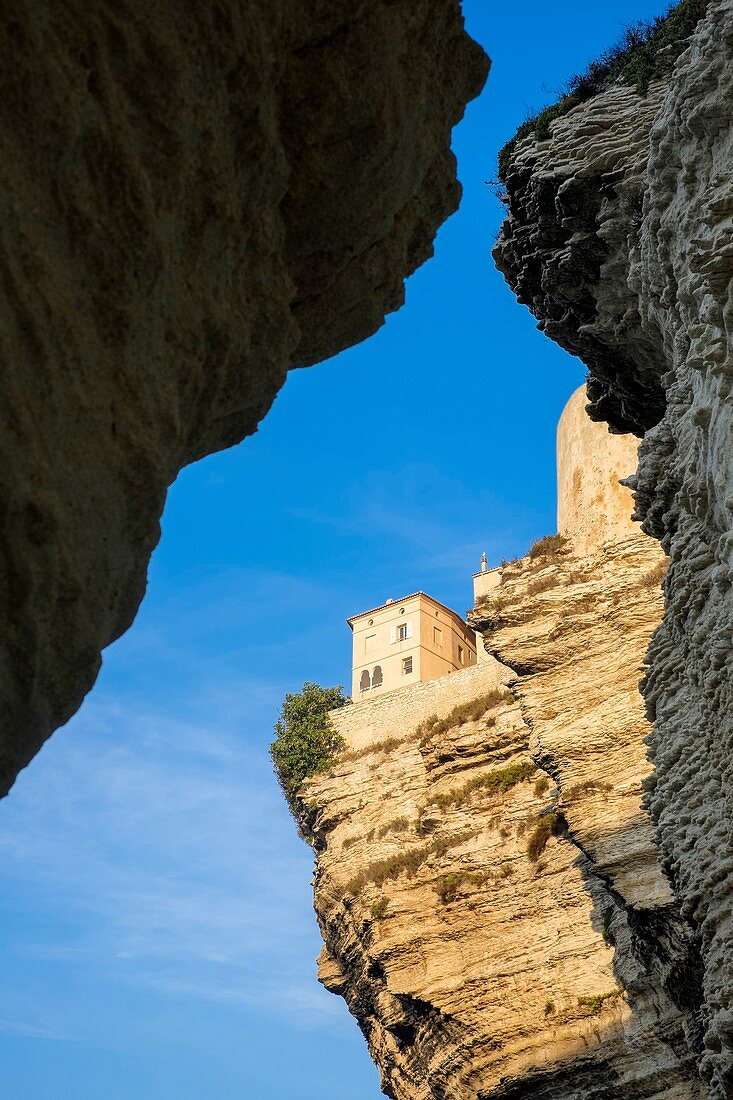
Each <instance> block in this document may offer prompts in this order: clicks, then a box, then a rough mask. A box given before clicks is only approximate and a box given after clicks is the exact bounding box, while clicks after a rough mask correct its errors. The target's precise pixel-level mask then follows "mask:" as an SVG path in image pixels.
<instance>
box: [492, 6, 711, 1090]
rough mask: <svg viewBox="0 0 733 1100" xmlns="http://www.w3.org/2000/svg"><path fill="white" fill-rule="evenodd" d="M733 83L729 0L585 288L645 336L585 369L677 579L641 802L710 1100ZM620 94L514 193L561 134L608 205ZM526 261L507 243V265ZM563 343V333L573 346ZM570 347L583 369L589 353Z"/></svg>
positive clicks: (632, 128) (674, 80) (588, 108)
mask: <svg viewBox="0 0 733 1100" xmlns="http://www.w3.org/2000/svg"><path fill="white" fill-rule="evenodd" d="M732 78H733V3H731V0H717V2H715V3H710V4H709V5H708V11H707V15H706V17H705V18H704V19H703V20H702V21H701V22H700V24H699V25H698V28H697V31H696V33H695V35H694V36H693V37H692V39H691V42H690V45H689V47H688V49H687V50H686V52H685V53H684V54H683V55H682V56H681V57H680V59H679V60H678V63H677V66H676V68H675V71H674V73H673V75H672V77H671V80H670V83H669V87H668V88H667V89H666V90H665V92H664V95H663V96H662V98H661V99H660V100H659V102H658V105H657V106H656V108H655V110H654V112H653V113H654V118H653V120H652V124H651V126H650V127H648V129H649V137H648V140H646V141H645V142H644V151H643V156H642V157H641V158H640V159H639V160H638V162H635V165H634V166H632V167H631V168H630V171H631V177H630V178H631V184H630V185H631V186H633V187H634V188H637V189H639V191H640V193H641V197H642V202H641V204H640V207H639V215H638V218H637V222H636V224H635V225H632V226H630V227H629V232H628V235H627V238H626V242H625V246H624V244H623V242H621V243H620V244H619V247H618V249H617V253H616V254H617V256H618V262H617V263H615V265H614V267H613V269H612V270H609V269H608V268H607V267H606V266H604V263H605V261H604V257H606V256H607V245H606V241H605V239H603V238H602V237H601V236H600V235H599V239H598V241H597V244H596V253H597V256H598V264H600V273H601V274H600V276H599V278H598V280H597V282H596V288H597V289H596V290H595V291H594V293H595V294H596V295H598V296H603V297H604V298H606V299H610V298H612V297H613V296H615V297H616V299H617V300H619V301H623V302H624V303H627V304H626V305H625V306H624V316H627V315H629V314H630V315H631V316H633V318H634V328H635V329H637V328H638V326H639V325H640V332H641V339H640V340H639V342H638V346H637V345H636V344H635V343H632V344H631V346H630V349H629V355H628V357H627V358H626V359H623V360H618V359H616V358H615V357H614V355H613V354H612V352H613V347H614V341H615V339H616V331H617V322H614V321H613V319H612V318H611V319H610V321H609V320H607V319H602V318H599V319H598V320H597V322H596V328H600V329H601V332H600V338H601V339H602V340H603V341H605V342H606V344H607V346H608V348H609V349H610V354H609V356H608V361H607V363H606V364H605V366H604V365H603V364H601V366H600V368H598V369H596V364H595V363H592V362H591V361H590V359H587V360H586V361H587V362H589V365H590V366H591V371H592V373H593V374H595V375H597V376H600V375H601V374H603V377H604V380H603V385H604V386H605V387H606V391H605V392H606V394H607V396H606V397H604V398H602V400H601V401H600V402H596V408H595V414H596V415H599V416H604V417H606V418H607V419H609V420H610V422H611V423H614V424H616V425H618V423H619V418H618V409H619V408H620V407H621V408H623V409H624V410H625V412H624V414H623V415H624V417H627V418H629V419H630V421H631V426H632V427H634V428H635V430H636V431H638V432H641V431H643V430H644V429H648V430H647V431H646V435H645V437H644V439H643V441H642V444H641V448H640V452H639V471H638V475H637V477H636V478H635V479H634V487H635V495H636V506H637V512H638V514H639V516H640V518H642V519H643V521H644V527H645V529H646V530H647V531H648V532H649V533H651V534H653V535H655V536H656V537H658V538H659V539H661V541H662V544H663V545H664V547H665V548H666V550H667V551H668V552H669V555H670V567H669V573H668V577H667V581H666V594H667V604H666V609H665V613H664V620H663V623H662V625H661V627H660V629H659V630H658V631H657V633H656V635H655V637H654V639H653V641H652V644H651V647H650V650H649V655H648V665H649V667H648V673H647V677H646V682H645V685H644V693H645V695H646V698H647V701H648V704H649V708H650V712H651V714H652V715H653V716H654V726H653V730H652V733H651V735H650V739H649V748H650V755H651V758H652V761H653V763H654V776H653V779H652V780H651V781H650V782H649V784H648V796H647V797H648V804H649V808H650V810H651V814H652V817H653V819H654V821H655V823H656V825H657V829H658V836H659V843H660V849H661V854H662V859H663V863H664V866H665V868H666V870H667V872H668V874H669V876H670V878H671V881H672V883H673V885H674V889H675V892H676V894H677V896H678V898H679V900H680V902H681V911H682V914H683V916H684V917H685V918H686V920H687V922H688V924H689V926H690V928H691V929H692V931H693V934H694V936H695V937H696V938H698V940H699V945H700V946H699V950H700V954H701V959H702V989H703V1005H702V1020H703V1027H704V1039H703V1047H702V1052H701V1060H700V1071H701V1073H702V1075H703V1078H704V1080H705V1081H707V1082H708V1083H709V1085H710V1095H711V1096H714V1097H716V1098H723V1097H729V1096H730V1095H731V1094H732V1093H733V936H732V933H733V926H732V917H731V898H733V867H732V866H731V861H730V857H729V850H730V840H731V821H732V820H733V815H732V813H731V810H732V809H733V806H732V803H731V793H730V792H731V790H733V703H732V702H731V695H730V682H731V674H732V673H733V651H732V647H731V623H732V622H733V590H732V589H731V534H730V532H731V521H732V518H733V464H732V463H731V446H730V439H731V432H732V430H733V423H732V414H731V404H732V403H731V392H732V391H731V385H732V381H733V297H732V291H731V287H732V286H733V245H732V244H731V241H732V239H733V237H732V233H731V230H732V228H733V199H732V198H731V182H730V181H731V170H732V168H733V131H732V128H731V120H732V113H733V112H732V110H731V99H730V87H731V79H732ZM613 94H615V95H617V94H618V93H607V95H604V96H601V97H599V98H598V99H596V100H592V101H590V102H589V103H588V104H586V105H585V106H584V108H583V113H582V117H581V116H579V121H580V123H581V125H579V126H577V127H576V126H575V119H574V115H575V112H572V113H571V114H570V115H568V116H567V117H566V118H565V119H563V120H562V123H561V124H560V123H558V124H555V126H554V127H553V136H552V140H551V141H550V142H547V143H543V144H542V145H538V146H536V147H535V149H534V152H529V151H528V150H527V149H526V148H525V147H524V146H522V147H521V148H520V152H519V155H518V158H517V164H516V170H517V172H519V173H520V174H521V173H522V172H525V173H526V172H529V173H532V174H533V175H536V176H537V183H536V185H531V184H528V183H527V182H526V181H525V183H524V184H523V185H522V186H523V187H524V189H525V191H527V190H528V189H529V190H531V188H532V186H536V187H540V186H541V185H542V181H543V180H547V179H548V178H554V171H555V169H554V162H555V157H556V152H557V150H556V135H561V136H562V144H563V148H564V150H565V152H564V154H563V163H564V164H565V163H566V162H567V160H568V158H569V157H572V160H573V162H574V164H575V172H574V175H575V178H577V179H578V181H580V182H579V186H583V187H585V186H586V183H588V184H589V185H590V188H591V191H590V192H589V193H588V194H589V197H588V203H589V204H590V205H592V203H593V202H594V201H595V203H596V205H598V204H599V203H601V202H603V201H604V197H605V193H602V188H601V182H602V181H601V180H600V179H599V178H598V177H597V175H594V174H593V173H592V172H591V171H590V165H591V163H592V157H591V156H590V153H589V145H588V125H589V124H590V123H589V120H590V119H592V118H593V117H594V116H595V117H596V119H597V129H598V136H597V143H599V142H602V141H603V134H604V131H608V129H609V121H608V110H609V101H608V96H609V95H613ZM637 102H638V101H637ZM644 111H645V108H644V105H643V104H642V105H641V108H640V113H644ZM627 115H628V112H627ZM620 124H622V125H623V124H625V125H626V126H627V132H628V133H629V135H630V140H631V135H632V134H633V133H636V129H637V124H636V123H635V122H633V121H632V119H631V117H630V115H628V117H627V118H626V122H625V123H624V122H623V120H622V121H621V123H620ZM645 125H646V123H645ZM634 140H635V139H634ZM615 144H617V142H616V141H615V140H614V145H615ZM523 166H526V167H523ZM584 166H587V168H588V170H586V167H584ZM512 171H514V169H512ZM591 176H593V177H594V178H595V184H594V182H593V178H591ZM593 186H595V188H596V196H595V200H594V199H593V198H592V194H591V193H592V188H593ZM616 187H617V191H618V190H619V189H620V190H623V189H624V188H625V187H626V184H625V183H623V181H619V183H618V184H617V185H616ZM510 193H511V188H510ZM524 210H526V212H527V213H526V215H525V213H523V212H522V209H521V208H520V207H517V208H516V209H515V208H514V205H512V221H514V220H515V219H518V224H517V225H515V226H513V227H512V226H511V225H510V227H509V228H508V230H507V233H506V237H507V240H510V239H513V240H514V241H516V242H518V241H519V236H518V233H521V235H522V237H523V239H525V240H531V239H533V240H535V241H536V242H543V241H544V242H545V243H544V244H542V243H536V245H535V247H534V251H532V250H531V249H530V250H528V251H527V261H526V262H527V264H529V265H531V264H532V263H534V262H535V260H534V259H533V257H538V259H537V263H538V264H539V265H540V266H541V267H543V265H544V262H545V261H544V259H542V256H541V254H542V255H543V256H550V255H552V254H553V251H552V250H553V245H552V240H551V237H550V235H549V234H545V233H544V231H542V230H541V229H540V228H539V227H538V226H537V225H535V226H534V227H533V226H531V225H530V224H529V221H530V220H531V216H532V215H531V211H530V210H529V207H528V206H525V207H524ZM525 216H526V217H527V219H528V220H527V222H526V223H525V220H524V219H525ZM520 223H521V224H520ZM521 252H522V246H521V245H520V244H518V247H517V253H516V254H517V256H519V254H520V253H521ZM503 255H504V256H508V253H506V252H504V253H503ZM597 266H598V265H597ZM520 267H521V262H520V261H519V260H518V259H514V260H509V261H508V262H507V264H506V265H505V270H506V271H507V273H508V275H509V277H510V280H514V279H515V278H516V274H517V272H518V271H519V269H520ZM558 270H559V265H555V272H557V271H558ZM566 275H567V277H563V278H562V279H561V282H562V295H563V296H564V297H571V296H572V294H573V292H574V288H575V292H576V293H578V294H584V293H585V289H586V284H585V283H584V282H583V280H582V279H579V278H578V277H577V272H575V271H573V270H570V271H568V272H567V273H566ZM553 277H556V276H553ZM541 279H543V280H545V282H546V283H547V282H550V281H551V278H550V272H549V268H543V274H542V276H541ZM517 285H519V284H517ZM535 304H536V308H537V310H538V312H539V313H542V311H543V310H544V304H543V302H542V301H541V300H540V299H539V298H536V299H535ZM562 327H563V324H562V320H561V322H560V325H559V327H558V328H556V329H554V330H548V331H550V332H551V335H553V336H555V338H556V339H560V340H562V338H563V337H562ZM573 331H574V329H572V326H571V334H570V338H572V333H573ZM650 346H651V347H652V348H653V354H652V356H651V358H652V359H654V360H655V361H656V362H658V364H659V377H660V379H661V381H662V383H663V387H664V403H663V405H662V407H661V408H662V411H663V415H661V418H660V416H659V411H658V410H659V404H658V403H657V404H656V405H655V413H654V416H653V417H649V416H645V415H641V414H639V412H638V411H637V409H636V404H635V402H634V401H629V400H628V399H627V398H628V394H629V392H632V394H633V393H637V394H641V392H642V391H641V389H640V380H641V379H642V378H645V377H647V374H648V365H649V363H650V355H649V347H650ZM578 351H579V354H581V355H582V356H583V357H584V358H585V352H584V350H583V349H582V348H578ZM604 372H605V373H604ZM614 375H615V377H614ZM652 425H654V426H652Z"/></svg>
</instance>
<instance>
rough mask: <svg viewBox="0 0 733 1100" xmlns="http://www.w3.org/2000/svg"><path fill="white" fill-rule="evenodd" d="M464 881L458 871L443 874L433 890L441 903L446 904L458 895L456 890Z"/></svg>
mask: <svg viewBox="0 0 733 1100" xmlns="http://www.w3.org/2000/svg"><path fill="white" fill-rule="evenodd" d="M463 882H464V876H463V875H462V874H461V873H460V872H454V873H453V874H450V875H443V876H442V877H441V878H439V879H438V881H437V882H436V884H435V892H436V894H437V895H438V897H439V898H440V901H441V902H442V904H443V905H448V904H449V903H450V902H452V901H455V900H456V898H457V897H458V891H459V890H460V888H461V886H462V885H463Z"/></svg>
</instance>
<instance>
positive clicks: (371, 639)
mask: <svg viewBox="0 0 733 1100" xmlns="http://www.w3.org/2000/svg"><path fill="white" fill-rule="evenodd" d="M376 644H377V635H376V634H367V636H366V638H365V639H364V652H365V653H373V652H374V650H375V648H376Z"/></svg>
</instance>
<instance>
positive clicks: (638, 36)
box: [499, 0, 708, 182]
mask: <svg viewBox="0 0 733 1100" xmlns="http://www.w3.org/2000/svg"><path fill="white" fill-rule="evenodd" d="M707 6H708V0H681V2H679V3H677V4H673V5H672V7H670V8H669V9H668V10H667V12H666V13H665V14H664V15H658V16H657V17H656V18H655V19H652V20H651V21H650V22H648V23H644V22H639V23H634V24H633V25H632V26H629V27H627V28H626V30H625V32H624V34H623V37H622V38H621V39H620V41H619V42H617V43H616V45H615V46H612V47H611V48H610V49H608V50H606V51H605V53H603V54H601V56H600V57H599V58H598V59H597V60H596V61H592V62H591V63H590V65H589V66H588V68H587V69H586V70H585V72H584V73H580V74H579V75H578V76H574V77H572V78H571V79H570V80H569V81H568V83H567V85H566V87H565V93H564V95H563V96H562V97H561V99H560V100H558V102H557V103H552V104H550V106H548V107H545V108H544V110H542V111H539V112H538V113H537V114H535V115H533V116H531V117H530V118H528V119H527V120H526V121H525V122H523V123H522V125H521V126H520V127H519V129H518V130H517V132H516V134H515V135H514V137H513V138H512V139H511V141H508V142H507V144H506V145H505V146H504V148H503V149H502V150H501V152H500V153H499V180H500V181H502V182H505V181H506V175H507V170H508V168H509V164H510V162H511V158H512V154H513V152H514V150H515V148H516V146H517V143H518V142H519V141H521V140H522V138H525V137H528V136H529V135H530V134H534V136H535V138H536V139H537V140H538V141H544V140H545V139H546V138H548V137H549V136H550V123H551V122H553V121H554V120H555V119H556V118H561V117H562V116H563V115H566V114H567V113H568V111H572V109H573V108H574V107H577V106H579V104H581V103H585V102H586V100H589V99H592V98H593V96H596V95H598V94H599V93H600V92H602V91H605V89H606V88H608V87H609V86H610V85H611V84H615V83H620V84H626V85H629V86H631V87H634V88H636V91H637V93H638V94H639V95H646V93H647V90H648V88H649V85H650V84H651V82H652V81H653V80H655V79H656V78H657V77H660V76H663V75H664V74H665V73H668V72H669V71H670V70H671V69H672V68H673V66H674V63H675V61H676V60H677V58H678V57H679V55H680V54H681V53H682V51H683V50H684V48H685V46H686V45H687V41H688V39H689V38H690V35H691V34H692V33H693V31H694V30H695V27H696V26H697V24H698V22H699V21H700V19H702V17H703V15H704V14H705V12H706V10H707Z"/></svg>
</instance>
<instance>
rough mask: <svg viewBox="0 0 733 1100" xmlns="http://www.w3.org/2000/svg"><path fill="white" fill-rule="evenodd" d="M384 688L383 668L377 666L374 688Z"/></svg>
mask: <svg viewBox="0 0 733 1100" xmlns="http://www.w3.org/2000/svg"><path fill="white" fill-rule="evenodd" d="M381 686H382V666H381V665H375V666H374V672H373V673H372V687H373V688H379V687H381Z"/></svg>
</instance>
